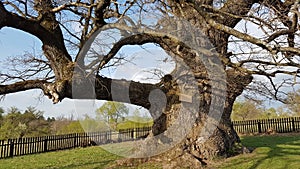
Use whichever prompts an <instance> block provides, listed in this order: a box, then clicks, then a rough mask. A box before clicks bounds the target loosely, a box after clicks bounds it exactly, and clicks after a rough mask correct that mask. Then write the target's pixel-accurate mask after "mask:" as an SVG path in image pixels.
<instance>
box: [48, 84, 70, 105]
mask: <svg viewBox="0 0 300 169" xmlns="http://www.w3.org/2000/svg"><path fill="white" fill-rule="evenodd" d="M67 84H68V81H67V80H62V81H57V82H54V83H47V84H44V87H43V91H44V94H45V95H46V96H48V97H49V99H51V100H52V102H53V103H54V104H56V103H58V102H60V101H61V100H62V99H63V98H64V97H65V95H66V88H67Z"/></svg>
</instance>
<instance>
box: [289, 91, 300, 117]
mask: <svg viewBox="0 0 300 169" xmlns="http://www.w3.org/2000/svg"><path fill="white" fill-rule="evenodd" d="M286 107H287V108H288V110H289V111H290V112H291V114H293V115H294V116H300V89H299V90H297V91H296V92H290V93H289V94H288V99H287V104H286Z"/></svg>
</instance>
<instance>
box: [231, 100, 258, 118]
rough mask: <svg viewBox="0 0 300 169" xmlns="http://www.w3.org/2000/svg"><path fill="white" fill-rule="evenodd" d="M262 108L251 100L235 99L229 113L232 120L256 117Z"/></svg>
mask: <svg viewBox="0 0 300 169" xmlns="http://www.w3.org/2000/svg"><path fill="white" fill-rule="evenodd" d="M262 112H263V110H262V108H261V105H260V104H259V103H257V102H254V101H251V100H243V101H236V102H235V103H234V105H233V110H232V114H231V118H232V120H251V119H258V118H259V117H260V116H261V114H262Z"/></svg>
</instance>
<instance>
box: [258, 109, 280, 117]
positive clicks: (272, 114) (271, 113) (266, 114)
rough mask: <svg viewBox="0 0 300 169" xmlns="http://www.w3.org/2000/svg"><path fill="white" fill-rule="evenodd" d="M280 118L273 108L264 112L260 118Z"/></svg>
mask: <svg viewBox="0 0 300 169" xmlns="http://www.w3.org/2000/svg"><path fill="white" fill-rule="evenodd" d="M278 117H279V115H278V114H277V110H276V109H275V108H273V107H272V108H269V109H266V110H263V111H262V112H261V114H260V116H259V118H260V119H272V118H278Z"/></svg>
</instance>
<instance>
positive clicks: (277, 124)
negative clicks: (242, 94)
mask: <svg viewBox="0 0 300 169" xmlns="http://www.w3.org/2000/svg"><path fill="white" fill-rule="evenodd" d="M232 125H233V127H234V129H235V131H237V132H238V133H267V132H273V131H274V132H277V133H288V132H295V131H300V117H288V118H277V119H260V120H245V121H233V122H232Z"/></svg>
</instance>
